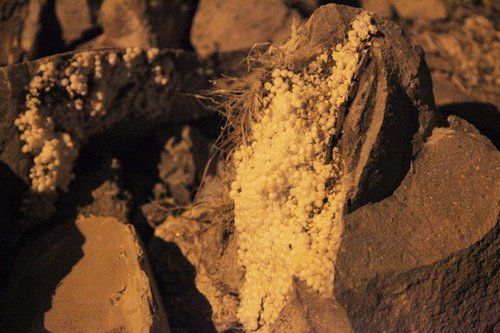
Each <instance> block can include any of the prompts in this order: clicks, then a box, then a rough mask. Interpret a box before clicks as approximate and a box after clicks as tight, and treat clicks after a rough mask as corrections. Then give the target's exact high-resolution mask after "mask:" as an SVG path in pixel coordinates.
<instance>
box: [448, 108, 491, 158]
mask: <svg viewBox="0 0 500 333" xmlns="http://www.w3.org/2000/svg"><path fill="white" fill-rule="evenodd" d="M439 110H440V111H441V112H442V114H443V115H444V116H445V117H446V118H447V117H448V116H451V115H454V116H458V117H460V118H462V119H465V120H467V121H468V122H469V123H471V124H472V125H474V127H476V128H477V129H478V130H479V132H480V133H481V134H483V135H484V136H486V137H487V138H488V139H490V140H491V142H492V143H493V144H494V145H495V147H497V149H500V125H499V124H500V112H498V108H497V107H496V106H495V105H493V104H489V103H452V104H445V105H443V106H441V107H439Z"/></svg>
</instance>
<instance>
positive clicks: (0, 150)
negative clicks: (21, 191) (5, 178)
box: [0, 50, 207, 181]
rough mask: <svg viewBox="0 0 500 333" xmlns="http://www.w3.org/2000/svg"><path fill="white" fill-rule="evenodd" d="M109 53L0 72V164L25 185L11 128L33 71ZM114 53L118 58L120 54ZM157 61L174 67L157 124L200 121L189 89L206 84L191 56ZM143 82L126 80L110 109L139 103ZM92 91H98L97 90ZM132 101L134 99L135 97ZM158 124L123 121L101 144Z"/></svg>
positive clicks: (175, 54) (170, 54) (24, 165)
mask: <svg viewBox="0 0 500 333" xmlns="http://www.w3.org/2000/svg"><path fill="white" fill-rule="evenodd" d="M111 52H113V51H112V50H106V51H82V52H79V53H66V54H62V55H56V56H52V57H49V58H45V59H42V60H37V61H31V62H26V63H22V64H16V65H13V66H7V67H3V68H0V124H1V125H0V161H2V162H4V163H5V164H7V165H8V166H9V167H10V168H11V169H12V171H13V172H14V173H15V174H17V175H19V176H20V177H21V178H23V179H25V180H26V181H28V179H27V175H28V169H29V167H30V165H31V161H30V158H29V156H28V155H26V154H23V153H22V152H21V142H20V140H19V132H18V131H17V128H16V127H15V126H14V120H15V119H16V118H17V117H18V116H19V114H20V113H21V112H22V111H23V106H24V103H25V96H26V91H25V87H26V85H28V84H29V82H30V80H31V79H32V77H33V76H34V75H36V69H37V68H38V66H39V64H40V62H41V61H46V60H50V61H58V62H60V63H61V62H64V61H67V60H68V59H69V58H70V57H71V56H72V55H73V54H86V55H89V56H93V55H94V54H95V55H100V56H102V57H105V56H107V55H108V54H110V53H111ZM116 52H117V53H118V54H121V52H122V51H116ZM159 57H160V59H161V60H160V62H161V63H164V64H165V65H166V66H167V67H168V66H170V65H169V64H171V63H173V65H174V71H173V72H172V74H173V76H172V78H171V84H169V86H168V88H166V89H165V93H164V94H163V95H162V96H163V97H162V100H161V101H160V100H159V101H156V102H157V103H159V104H157V105H156V107H157V108H159V109H161V110H162V113H161V114H162V116H161V117H160V121H164V122H165V121H169V122H182V121H186V120H191V119H197V118H201V117H203V115H206V114H207V112H206V110H204V109H203V108H202V107H201V105H200V104H199V103H198V102H197V101H196V100H195V98H193V97H191V96H188V93H189V92H190V91H191V89H198V88H200V87H201V86H203V85H204V84H205V82H206V81H205V79H203V78H202V76H200V74H198V73H199V72H200V71H199V65H198V64H197V62H196V61H195V59H194V57H193V55H191V54H189V53H184V52H181V51H167V52H164V53H162V54H161V55H160V56H159ZM197 69H198V71H197ZM114 75H115V76H118V75H120V73H115V74H114ZM106 79H107V80H111V79H113V78H112V77H109V78H106ZM142 80H143V81H140V82H135V83H134V84H133V85H132V86H130V85H126V84H127V81H126V80H125V81H123V82H122V83H123V84H122V85H123V87H122V91H123V92H124V93H125V92H126V94H116V95H115V98H114V99H113V101H111V105H110V109H119V108H121V107H124V105H123V101H124V96H125V95H129V97H130V96H132V95H135V96H136V97H137V99H138V100H139V99H140V98H141V96H142V98H143V97H144V96H145V93H146V91H145V90H144V86H145V84H146V83H147V82H148V80H152V78H151V77H150V76H148V75H144V76H143V77H142ZM95 89H98V87H96V88H95ZM112 89H115V90H118V89H120V87H119V86H116V85H115V86H114V87H112ZM91 91H92V87H89V94H90V93H91ZM176 96H179V98H174V97H176ZM132 99H136V98H135V97H134V98H132ZM151 102H153V101H148V103H151ZM53 103H54V104H55V105H57V103H65V102H64V100H62V99H61V100H55V101H53ZM126 107H127V108H131V107H132V108H135V109H134V110H135V111H132V115H133V114H134V113H140V111H141V110H142V109H143V108H144V105H143V104H140V103H136V104H133V105H130V104H128V105H127V106H126ZM132 118H134V117H132ZM157 124H158V120H156V121H151V120H149V121H148V120H146V119H144V117H143V118H142V119H141V118H140V117H136V118H135V119H134V121H132V122H129V123H127V122H126V121H122V122H120V123H118V124H116V126H115V129H114V130H113V131H112V133H111V131H108V133H111V134H110V135H109V137H108V140H107V141H106V140H103V142H107V144H110V143H115V144H116V143H118V142H123V140H124V138H127V137H128V138H131V137H134V136H135V137H137V136H140V135H142V134H144V133H145V131H147V130H148V129H150V128H151V127H152V126H155V125H157ZM111 138H112V139H111Z"/></svg>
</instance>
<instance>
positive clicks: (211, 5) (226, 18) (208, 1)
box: [191, 0, 301, 57]
mask: <svg viewBox="0 0 500 333" xmlns="http://www.w3.org/2000/svg"><path fill="white" fill-rule="evenodd" d="M294 20H295V21H297V22H300V21H301V17H300V15H299V14H298V12H297V11H296V10H294V9H292V8H289V7H287V6H286V5H285V2H284V1H282V0H257V1H250V0H241V1H227V0H201V1H200V3H199V4H198V9H197V11H196V15H195V17H194V20H193V27H192V30H191V43H192V44H193V47H194V48H195V50H196V52H197V53H198V54H199V55H200V56H201V57H208V56H210V55H213V54H215V53H224V52H232V51H239V50H249V49H250V48H252V47H253V46H254V45H255V44H258V43H270V42H272V43H274V44H281V43H283V42H285V41H286V40H287V38H288V37H289V36H290V27H291V26H292V23H293V21H294Z"/></svg>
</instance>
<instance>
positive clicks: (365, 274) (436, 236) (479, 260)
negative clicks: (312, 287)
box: [334, 117, 500, 332]
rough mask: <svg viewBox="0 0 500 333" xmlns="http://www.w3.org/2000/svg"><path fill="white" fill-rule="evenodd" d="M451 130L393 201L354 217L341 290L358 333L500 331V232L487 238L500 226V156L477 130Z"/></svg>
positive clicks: (458, 126) (456, 125)
mask: <svg viewBox="0 0 500 333" xmlns="http://www.w3.org/2000/svg"><path fill="white" fill-rule="evenodd" d="M449 122H450V127H449V128H436V129H435V130H434V132H433V134H432V136H431V137H430V138H429V140H428V142H427V143H426V144H425V145H424V146H423V148H422V150H421V151H420V153H419V155H418V156H417V159H416V160H415V162H414V165H413V167H412V169H411V170H410V172H409V173H408V174H407V175H406V178H405V179H404V181H403V182H402V184H401V185H400V186H399V188H398V189H397V190H396V191H395V192H394V194H393V195H392V196H390V197H388V198H386V199H384V200H382V201H380V202H378V203H374V204H370V205H365V206H363V207H361V208H359V209H357V210H355V211H353V212H352V213H350V214H348V215H347V216H346V217H345V224H346V227H345V231H344V234H343V237H342V243H341V246H340V250H339V255H338V256H339V257H338V260H337V264H336V278H335V289H334V290H335V293H336V295H337V299H338V300H339V302H340V303H341V304H342V305H343V306H344V308H345V309H346V311H347V314H348V316H349V318H350V320H351V323H352V326H353V327H354V328H355V330H356V331H359V332H364V331H366V330H367V329H369V330H370V331H373V332H382V331H390V332H392V331H412V330H423V331H428V332H429V331H433V332H443V331H458V332H465V331H488V328H491V327H492V325H494V324H495V319H494V318H495V315H493V313H492V312H491V311H494V310H492V307H493V305H494V303H495V301H494V300H493V299H494V298H495V297H496V296H494V295H496V293H497V292H498V281H497V282H496V283H494V282H493V281H495V279H496V280H498V278H495V276H497V275H498V270H497V269H494V268H492V267H494V266H495V265H494V264H493V262H494V260H495V259H494V252H495V251H498V246H496V250H495V245H494V244H495V242H498V235H497V234H498V231H492V233H490V235H489V236H485V235H486V234H487V233H488V232H489V231H490V230H492V229H493V228H494V227H495V225H496V224H497V221H498V202H499V199H500V191H499V188H500V186H499V180H498V177H497V175H498V173H499V171H500V169H499V165H500V153H498V151H497V150H496V149H495V148H494V147H493V145H492V144H491V143H490V142H489V141H488V140H487V139H486V138H484V137H483V136H481V135H480V134H479V133H478V131H477V130H476V129H475V128H474V127H473V126H471V125H470V124H468V123H466V122H465V121H463V120H460V119H458V118H456V117H452V118H451V119H449ZM495 234H496V236H495ZM495 237H496V238H497V239H496V240H495ZM478 242H479V243H478ZM490 243H491V244H490ZM481 244H483V245H481ZM481 267H484V272H483V273H480V274H476V273H475V272H479V271H482V270H483V268H481ZM483 277H484V278H483ZM488 281H491V283H492V284H491V285H489V282H488ZM488 285H489V286H488ZM483 286H484V288H483ZM486 286H488V287H486ZM495 290H496V291H495ZM461 295H462V296H461ZM465 295H467V296H465ZM462 297H463V298H462ZM462 300H463V301H462ZM462 302H464V303H462ZM487 318H489V319H487ZM457 325H458V326H457Z"/></svg>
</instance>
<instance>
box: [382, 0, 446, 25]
mask: <svg viewBox="0 0 500 333" xmlns="http://www.w3.org/2000/svg"><path fill="white" fill-rule="evenodd" d="M392 5H393V6H394V8H395V9H396V11H397V12H398V14H399V15H401V16H402V17H404V18H406V19H412V20H439V19H444V18H446V15H447V8H446V3H445V2H444V1H443V0H424V1H412V0H396V1H392Z"/></svg>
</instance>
